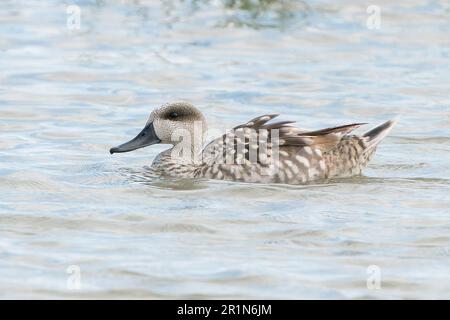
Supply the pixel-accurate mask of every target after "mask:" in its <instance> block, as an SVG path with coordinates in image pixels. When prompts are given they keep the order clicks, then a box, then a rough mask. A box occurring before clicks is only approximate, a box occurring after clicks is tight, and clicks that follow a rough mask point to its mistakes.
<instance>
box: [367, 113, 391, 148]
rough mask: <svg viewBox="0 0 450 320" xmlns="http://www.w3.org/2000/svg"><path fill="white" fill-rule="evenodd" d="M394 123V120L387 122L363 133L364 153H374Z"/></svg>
mask: <svg viewBox="0 0 450 320" xmlns="http://www.w3.org/2000/svg"><path fill="white" fill-rule="evenodd" d="M396 123H397V121H396V120H389V121H387V122H385V123H383V124H381V125H379V126H378V127H375V128H373V129H371V130H369V131H367V132H366V133H364V134H363V135H362V139H363V142H364V146H365V152H370V151H374V149H375V148H376V146H377V145H378V144H379V143H380V142H381V140H383V139H384V138H385V137H386V136H387V135H388V133H389V132H390V131H391V130H392V128H393V127H394V126H395V124H396Z"/></svg>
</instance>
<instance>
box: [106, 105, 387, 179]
mask: <svg viewBox="0 0 450 320" xmlns="http://www.w3.org/2000/svg"><path fill="white" fill-rule="evenodd" d="M189 110H192V111H191V112H190V111H189ZM161 114H164V115H167V114H185V119H183V118H182V117H179V119H175V118H174V119H171V120H170V122H167V123H166V122H164V121H162V122H161V121H159V119H158V117H159V115H161ZM277 116H278V115H276V114H270V115H263V116H260V117H257V118H255V119H252V120H250V121H249V122H247V123H245V124H242V125H239V126H236V127H234V128H233V129H232V130H231V131H230V132H227V133H226V134H224V135H223V136H221V137H219V138H217V139H215V140H213V141H212V142H210V143H209V144H208V145H207V146H206V147H205V148H204V149H203V150H201V149H200V148H199V147H198V144H195V143H194V144H192V145H191V146H190V147H189V148H190V149H188V151H186V147H185V149H184V155H183V156H180V155H179V152H178V151H177V150H176V148H177V146H179V143H180V141H179V140H173V141H172V140H170V139H169V141H167V139H168V138H167V137H166V138H165V139H164V138H161V137H160V136H163V135H164V131H165V128H157V127H155V128H154V129H153V132H154V133H156V134H155V137H154V138H155V139H156V140H159V142H161V141H162V142H163V143H171V144H173V145H174V146H173V147H172V148H171V149H168V150H166V151H164V152H162V153H161V154H160V155H158V157H157V158H156V159H155V160H154V162H153V164H152V170H153V171H154V173H155V174H158V175H161V176H171V177H177V178H207V179H218V180H230V181H242V182H258V183H286V184H302V183H306V182H309V181H315V180H322V179H327V178H333V177H348V176H352V175H358V174H360V173H361V170H362V169H363V168H364V167H365V166H366V165H367V163H368V162H369V160H370V159H371V157H372V156H373V154H374V152H375V150H376V147H377V145H378V143H379V142H380V141H381V140H382V139H383V138H384V137H385V136H386V135H387V133H388V132H389V131H390V130H391V128H392V126H393V125H394V122H393V121H388V122H386V123H384V124H382V125H380V126H379V127H376V128H375V129H373V130H371V131H369V132H367V133H365V134H364V135H362V136H356V135H350V133H351V132H352V131H353V130H354V129H356V128H358V127H360V126H361V125H363V123H354V124H349V125H344V126H339V127H333V128H326V129H321V130H305V129H299V128H296V127H294V126H293V123H294V122H293V121H280V122H275V121H272V120H273V119H274V118H275V117H277ZM158 121H159V122H158ZM177 121H178V122H177ZM184 121H186V122H192V123H193V122H198V123H202V124H203V125H204V127H206V121H205V120H204V118H203V115H201V113H200V112H199V111H198V109H196V108H195V107H193V106H192V105H190V104H187V103H173V104H168V105H164V106H162V107H160V108H159V109H157V110H156V111H154V112H153V113H152V115H151V116H150V119H149V122H148V124H147V125H149V123H151V124H152V126H153V123H158V125H159V126H161V125H162V126H170V128H171V130H173V128H176V127H180V126H183V127H184V128H188V129H187V131H189V132H190V133H191V134H193V133H194V129H193V128H194V125H193V124H192V125H188V124H186V123H184ZM182 124H183V125H182ZM146 128H147V127H146ZM144 130H145V129H144ZM147 130H148V129H147ZM205 130H206V129H205V128H203V130H202V131H201V132H202V133H204V131H205ZM158 133H159V135H158ZM138 137H139V136H138ZM138 137H136V138H135V139H137V138H138ZM135 139H133V140H132V141H134V140H135ZM146 139H148V138H146ZM164 140H166V141H164ZM193 140H195V134H194V139H192V141H193ZM125 145H126V144H125ZM125 145H122V146H125ZM146 145H149V144H146ZM133 147H134V146H133ZM138 147H140V146H138ZM126 151H131V150H128V149H127V148H126V147H125V149H123V150H122V149H120V147H119V148H114V149H112V150H111V152H112V153H113V152H126Z"/></svg>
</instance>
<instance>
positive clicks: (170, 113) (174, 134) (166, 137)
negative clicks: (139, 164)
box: [109, 102, 206, 154]
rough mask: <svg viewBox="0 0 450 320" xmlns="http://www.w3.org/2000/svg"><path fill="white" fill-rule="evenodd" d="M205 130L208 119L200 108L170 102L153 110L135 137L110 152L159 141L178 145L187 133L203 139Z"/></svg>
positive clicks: (118, 151) (129, 149)
mask: <svg viewBox="0 0 450 320" xmlns="http://www.w3.org/2000/svg"><path fill="white" fill-rule="evenodd" d="M199 127H201V129H200V131H199V129H198V128H199ZM205 132H206V120H205V117H204V116H203V114H202V113H201V112H200V110H198V109H197V108H196V107H194V106H193V105H192V104H190V103H187V102H173V103H168V104H165V105H162V106H161V107H159V108H157V109H155V110H153V112H152V113H151V114H150V117H149V119H148V121H147V124H146V125H145V127H144V129H143V130H142V131H141V132H140V133H139V134H138V135H137V136H136V137H135V138H134V139H132V140H130V141H128V142H126V143H124V144H121V145H120V146H118V147H115V148H111V149H110V150H109V152H110V153H111V154H113V153H120V152H129V151H133V150H136V149H140V148H144V147H148V146H151V145H153V144H157V143H162V144H172V145H176V144H178V143H179V142H180V141H182V139H183V138H184V137H186V135H187V134H188V135H189V137H190V138H191V139H200V141H202V140H203V135H204V133H205ZM198 135H200V136H198Z"/></svg>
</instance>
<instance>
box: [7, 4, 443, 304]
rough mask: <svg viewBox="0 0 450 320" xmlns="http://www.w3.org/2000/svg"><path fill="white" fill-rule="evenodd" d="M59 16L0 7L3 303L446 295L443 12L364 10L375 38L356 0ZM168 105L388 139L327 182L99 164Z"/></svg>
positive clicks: (134, 162) (233, 119) (120, 159)
mask: <svg viewBox="0 0 450 320" xmlns="http://www.w3.org/2000/svg"><path fill="white" fill-rule="evenodd" d="M74 3H75V4H77V5H78V6H79V7H80V9H81V16H80V18H81V20H80V22H81V24H80V29H79V30H78V29H74V30H72V29H69V28H68V27H67V18H68V14H67V13H66V9H67V4H62V3H61V2H60V1H50V0H47V1H2V2H1V3H0V298H38V299H43V298H287V299H292V298H321V299H324V298H325V299H335V298H388V299H392V298H450V271H449V270H450V220H449V214H450V198H449V196H448V195H449V194H450V161H449V160H450V127H449V124H450V108H449V106H450V94H449V92H450V91H449V87H450V68H449V61H450V33H449V31H450V6H449V4H448V2H447V1H445V0H442V1H437V0H436V1H425V0H412V1H400V2H397V3H396V4H394V3H392V1H384V0H383V1H377V4H378V5H379V6H380V8H381V25H380V29H375V30H374V29H369V28H367V26H366V20H367V18H368V16H369V15H368V14H367V12H366V9H367V5H366V4H362V3H361V2H360V1H356V0H355V1H352V0H343V1H339V2H337V3H336V2H335V1H329V0H321V1H314V2H312V1H287V0H285V1H281V2H280V1H269V0H266V1H262V0H261V1H259V2H258V1H250V0H248V1H244V0H242V1H225V0H224V1H207V0H203V1H194V0H191V1H177V0H173V1H169V0H166V1H121V2H118V1H88V0H85V1H74ZM178 99H184V100H188V101H190V102H192V103H194V104H195V105H197V106H198V107H199V108H200V109H202V110H203V111H204V113H205V115H206V116H207V118H208V120H209V123H210V126H211V127H213V128H222V129H225V128H229V127H232V126H234V125H237V124H239V123H243V122H245V121H247V120H249V119H251V118H252V117H255V116H257V115H261V114H264V113H281V114H282V118H283V119H285V120H286V119H294V120H297V121H298V122H299V126H301V127H308V128H321V127H324V126H332V125H341V124H346V123H351V122H369V123H371V124H372V125H375V124H378V123H381V122H383V121H385V120H388V119H391V118H396V119H397V120H399V124H398V125H397V126H396V127H395V129H394V130H393V131H392V133H391V135H390V136H389V137H388V138H387V139H386V140H385V141H384V142H383V144H382V145H381V146H380V148H379V150H378V153H377V155H376V157H375V158H374V160H373V161H372V162H371V164H370V166H369V168H368V169H367V170H366V171H365V173H364V176H363V177H355V178H351V179H345V180H338V181H332V182H330V183H328V184H312V185H307V186H285V185H255V184H242V183H228V182H213V181H198V182H191V183H189V182H183V183H180V182H177V181H154V180H151V179H149V178H148V177H147V176H146V171H145V168H144V167H145V166H146V165H149V164H150V163H151V161H152V159H153V158H154V156H155V155H156V154H157V153H158V152H160V151H162V150H163V149H164V146H155V147H152V148H147V149H143V150H139V151H136V152H134V153H129V154H124V155H114V156H113V157H112V156H110V155H109V153H108V150H109V148H110V147H111V146H114V145H117V144H118V143H120V142H123V141H126V140H127V139H128V138H131V137H132V136H134V135H135V134H136V133H137V132H138V131H139V130H140V129H141V128H142V126H143V124H144V123H145V121H146V118H147V117H148V115H149V113H150V111H151V110H152V109H153V108H154V107H156V106H159V105H160V104H162V103H165V102H167V101H172V100H178ZM361 131H362V130H361ZM73 266H74V267H75V268H79V269H80V271H81V288H80V290H77V289H76V288H74V287H72V286H70V285H68V283H67V281H68V280H69V282H70V279H71V278H70V274H68V273H67V271H68V270H69V271H70V270H72V269H73ZM371 266H372V267H371ZM373 266H374V267H373ZM374 268H375V269H374ZM373 270H375V271H376V272H375V273H372V272H373ZM377 274H379V275H380V277H381V278H380V283H379V284H380V288H379V289H376V288H377V286H376V285H374V284H376V283H377V282H376V281H375V282H372V280H373V279H374V278H373V277H374V276H377ZM368 279H369V286H368V285H367V281H368Z"/></svg>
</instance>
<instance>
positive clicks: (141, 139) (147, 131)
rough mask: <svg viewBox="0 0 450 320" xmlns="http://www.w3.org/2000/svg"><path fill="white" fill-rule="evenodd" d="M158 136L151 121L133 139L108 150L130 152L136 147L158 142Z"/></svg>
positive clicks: (111, 151)
mask: <svg viewBox="0 0 450 320" xmlns="http://www.w3.org/2000/svg"><path fill="white" fill-rule="evenodd" d="M160 142H161V140H159V138H158V136H157V135H156V132H155V128H154V127H153V123H150V124H148V125H147V126H146V127H145V128H144V129H143V130H142V131H141V132H140V133H139V134H138V135H137V136H136V137H135V138H134V139H133V140H130V141H128V142H125V143H124V144H121V145H120V146H118V147H115V148H111V149H110V150H109V152H110V153H111V154H113V153H122V152H130V151H133V150H136V149H140V148H144V147H148V146H151V145H152V144H157V143H160Z"/></svg>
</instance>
